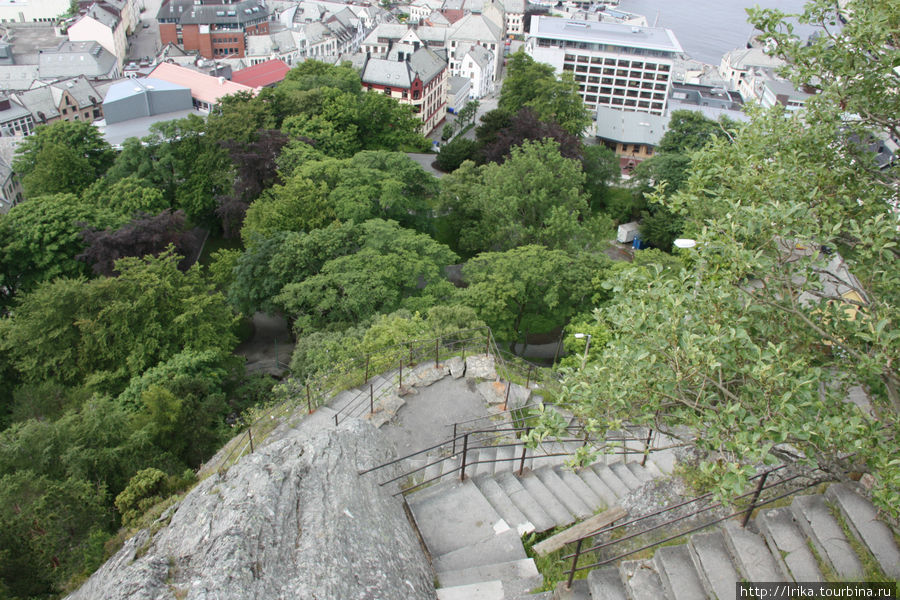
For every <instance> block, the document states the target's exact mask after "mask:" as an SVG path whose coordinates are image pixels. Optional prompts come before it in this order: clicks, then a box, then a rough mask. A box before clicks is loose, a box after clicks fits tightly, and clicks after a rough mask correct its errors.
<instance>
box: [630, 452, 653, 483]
mask: <svg viewBox="0 0 900 600" xmlns="http://www.w3.org/2000/svg"><path fill="white" fill-rule="evenodd" d="M641 460H643V458H641ZM626 466H627V467H628V470H629V471H631V474H632V475H634V476H635V477H637V478H638V481H640V482H641V483H647V482H648V481H653V475H652V474H651V473H650V471H648V470H647V469H645V468H644V467H642V466H641V461H640V460H638V461H635V462H630V463H628V464H627V465H626Z"/></svg>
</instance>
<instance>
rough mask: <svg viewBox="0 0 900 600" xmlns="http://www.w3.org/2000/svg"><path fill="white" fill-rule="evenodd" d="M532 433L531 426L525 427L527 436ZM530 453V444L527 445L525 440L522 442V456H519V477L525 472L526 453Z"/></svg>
mask: <svg viewBox="0 0 900 600" xmlns="http://www.w3.org/2000/svg"><path fill="white" fill-rule="evenodd" d="M529 433H531V427H526V428H525V437H528V434H529ZM526 454H528V446H526V445H525V442H522V457H521V458H519V477H521V476H522V473H524V472H525V455H526Z"/></svg>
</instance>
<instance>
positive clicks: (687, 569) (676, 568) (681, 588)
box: [653, 545, 708, 600]
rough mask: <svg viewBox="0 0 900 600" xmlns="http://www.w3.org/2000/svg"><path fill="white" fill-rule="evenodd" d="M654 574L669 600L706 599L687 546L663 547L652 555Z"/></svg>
mask: <svg viewBox="0 0 900 600" xmlns="http://www.w3.org/2000/svg"><path fill="white" fill-rule="evenodd" d="M653 562H654V563H655V564H656V572H657V574H658V575H659V580H660V582H661V583H662V586H663V589H664V590H665V591H666V598H671V600H701V599H702V598H708V596H707V593H706V590H705V588H704V587H703V582H702V581H700V576H699V575H698V574H697V570H696V569H695V568H694V561H693V560H692V559H691V552H690V550H688V548H687V546H685V545H680V546H664V547H662V548H659V549H657V550H656V553H655V554H654V555H653Z"/></svg>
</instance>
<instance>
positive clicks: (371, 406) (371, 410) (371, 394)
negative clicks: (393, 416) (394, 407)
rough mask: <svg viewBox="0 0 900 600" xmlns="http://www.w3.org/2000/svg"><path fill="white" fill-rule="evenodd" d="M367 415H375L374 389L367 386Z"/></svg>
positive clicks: (370, 385)
mask: <svg viewBox="0 0 900 600" xmlns="http://www.w3.org/2000/svg"><path fill="white" fill-rule="evenodd" d="M369 414H371V415H374V414H375V389H374V388H373V387H372V384H371V383H370V384H369Z"/></svg>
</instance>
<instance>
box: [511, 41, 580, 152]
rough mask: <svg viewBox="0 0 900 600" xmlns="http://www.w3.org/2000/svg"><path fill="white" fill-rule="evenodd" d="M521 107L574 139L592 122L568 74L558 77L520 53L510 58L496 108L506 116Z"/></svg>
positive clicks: (541, 64)
mask: <svg viewBox="0 0 900 600" xmlns="http://www.w3.org/2000/svg"><path fill="white" fill-rule="evenodd" d="M524 106H528V107H530V108H532V109H533V110H534V111H535V112H536V113H537V115H538V117H539V118H540V119H541V120H553V121H556V122H557V123H559V124H560V125H561V126H562V127H563V129H565V130H566V131H568V132H569V133H571V134H573V135H581V134H582V132H584V130H585V129H586V128H587V126H588V125H590V122H591V118H590V116H589V115H588V112H587V109H586V108H585V107H584V103H583V102H582V100H581V96H580V95H579V93H578V84H577V83H576V82H575V79H574V78H573V77H572V75H571V74H570V73H563V75H562V76H561V77H557V76H556V74H555V73H554V71H553V67H552V66H550V65H548V64H545V63H539V62H537V61H535V60H534V59H533V58H531V57H530V56H528V55H527V54H525V51H524V50H519V51H518V52H516V53H515V54H513V55H512V56H510V57H509V61H508V63H507V75H506V78H505V79H504V80H503V88H502V89H501V91H500V100H499V102H498V104H497V107H498V108H499V109H500V110H502V111H505V112H506V113H508V114H515V113H517V112H519V109H521V108H522V107H524Z"/></svg>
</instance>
